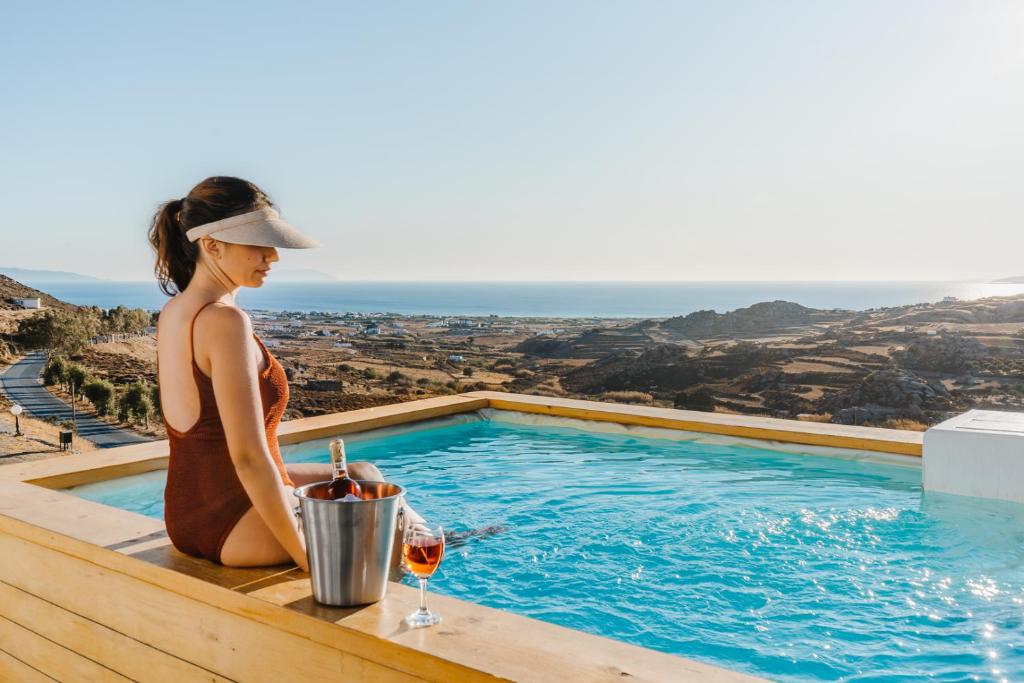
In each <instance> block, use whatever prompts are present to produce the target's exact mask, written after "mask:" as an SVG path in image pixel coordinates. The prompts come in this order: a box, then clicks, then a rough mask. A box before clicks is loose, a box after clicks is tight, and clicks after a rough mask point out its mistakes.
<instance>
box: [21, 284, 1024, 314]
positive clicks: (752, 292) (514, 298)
mask: <svg viewBox="0 0 1024 683" xmlns="http://www.w3.org/2000/svg"><path fill="white" fill-rule="evenodd" d="M33 286H36V287H38V288H40V289H42V290H43V291H46V292H48V293H50V294H52V295H53V296H56V297H57V298H59V299H64V300H66V301H70V302H71V303H74V304H81V305H91V306H100V307H102V308H112V307H114V306H117V305H119V304H121V305H125V306H128V307H130V308H146V309H152V310H157V309H160V308H161V307H162V306H163V304H164V302H165V301H166V300H167V297H166V296H165V295H164V294H163V293H162V292H161V291H160V290H159V288H158V287H157V286H156V284H155V283H154V282H90V283H75V284H46V283H36V284H34V285H33ZM1021 293H1024V285H1010V284H991V283H978V282H329V283H295V282H281V283H275V282H273V275H271V279H270V280H268V282H267V283H266V284H265V285H264V286H263V287H260V288H259V289H243V290H242V291H241V292H240V294H239V302H240V303H241V305H242V306H244V307H246V308H249V309H266V310H276V311H282V310H287V311H331V312H339V313H340V312H345V311H352V312H359V313H386V312H391V313H401V314H431V315H467V316H468V315H472V316H484V315H498V316H517V317H542V316H551V317H602V318H619V317H621V318H666V317H670V316H674V315H686V314H687V313H692V312H694V311H698V310H703V309H713V310H716V311H718V312H720V313H723V312H725V311H731V310H734V309H737V308H742V307H744V306H749V305H751V304H754V303H757V302H759V301H772V300H775V299H784V300H786V301H795V302H797V303H799V304H803V305H804V306H809V307H811V308H846V309H854V310H863V309H868V308H877V307H883V306H898V305H903V304H913V303H924V302H933V301H939V300H941V299H942V298H943V297H946V296H955V297H959V298H962V299H976V298H980V297H984V296H1009V295H1013V294H1021Z"/></svg>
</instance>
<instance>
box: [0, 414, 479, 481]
mask: <svg viewBox="0 0 1024 683" xmlns="http://www.w3.org/2000/svg"><path fill="white" fill-rule="evenodd" d="M486 407H487V400H486V399H482V398H478V397H474V396H466V395H463V394H454V395H451V396H435V397H433V398H424V399H418V400H415V401H406V402H403V403H393V404H390V405H384V406H374V407H372V408H361V409H359V410H350V411H347V412H341V413H331V414H329V415H317V416H314V417H305V418H299V419H297V420H286V421H284V422H282V423H281V425H280V426H279V427H278V430H277V433H278V441H279V442H280V443H281V444H282V445H284V444H290V443H298V442H302V441H310V440H313V439H319V438H326V437H329V436H334V435H337V434H347V433H351V432H361V431H367V430H370V429H375V428H377V427H384V426H389V425H395V424H402V423H405V422H416V421H419V420H425V419H429V418H431V417H440V416H443V415H452V414H455V413H461V412H466V411H471V410H477V409H478V408H486ZM167 454H168V443H167V440H166V439H163V440H160V441H151V442H147V443H141V444H132V445H130V446H121V447H118V448H110V449H103V450H100V451H90V452H89V453H82V454H79V455H67V456H61V457H56V458H49V459H46V460H38V461H34V462H25V463H13V464H9V465H3V466H0V480H13V481H28V482H32V483H34V484H37V485H39V486H45V487H47V488H53V489H59V488H67V487H69V486H77V485H79V484H88V483H92V482H95V481H105V480H107V479H115V478H117V477H124V476H129V475H132V474H141V473H143V472H149V471H152V470H156V469H166V467H167Z"/></svg>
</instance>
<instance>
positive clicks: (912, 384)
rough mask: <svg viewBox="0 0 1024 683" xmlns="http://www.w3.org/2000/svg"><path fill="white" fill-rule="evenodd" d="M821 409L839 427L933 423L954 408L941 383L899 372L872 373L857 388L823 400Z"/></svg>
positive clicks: (820, 403) (891, 369) (892, 370)
mask: <svg viewBox="0 0 1024 683" xmlns="http://www.w3.org/2000/svg"><path fill="white" fill-rule="evenodd" d="M819 406H820V408H821V409H822V412H824V411H828V412H831V413H832V421H833V422H837V423H840V424H864V423H873V424H878V423H881V422H884V421H885V420H888V419H893V418H909V419H912V420H917V421H922V422H924V421H934V420H936V419H941V417H942V416H943V413H944V412H945V411H948V410H951V409H952V407H953V405H952V401H951V399H950V394H949V392H948V391H947V390H946V388H945V386H943V385H942V383H941V382H938V381H935V380H931V381H929V380H926V379H924V378H922V377H919V376H917V375H915V374H914V373H912V372H910V371H908V370H902V369H898V368H889V369H885V370H878V371H876V372H872V373H871V374H869V375H868V376H867V377H865V378H864V379H863V380H861V382H859V383H858V384H857V385H856V386H854V387H851V388H850V389H848V390H846V391H843V392H837V393H833V394H830V395H828V396H826V397H824V398H822V400H821V401H820V402H819Z"/></svg>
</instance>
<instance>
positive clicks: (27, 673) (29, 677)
mask: <svg viewBox="0 0 1024 683" xmlns="http://www.w3.org/2000/svg"><path fill="white" fill-rule="evenodd" d="M53 680H54V679H52V678H50V677H49V676H47V675H46V674H44V673H43V672H42V671H39V670H38V669H33V668H32V667H31V666H29V665H28V664H26V663H25V662H23V661H21V660H20V659H18V658H17V657H15V656H14V655H11V654H9V653H7V652H4V651H3V650H0V681H11V682H12V683H13V682H14V681H17V683H52V681H53Z"/></svg>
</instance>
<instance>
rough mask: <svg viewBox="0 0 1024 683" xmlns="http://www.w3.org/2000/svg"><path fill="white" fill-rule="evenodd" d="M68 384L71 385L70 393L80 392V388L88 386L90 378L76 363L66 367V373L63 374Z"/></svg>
mask: <svg viewBox="0 0 1024 683" xmlns="http://www.w3.org/2000/svg"><path fill="white" fill-rule="evenodd" d="M65 377H66V380H67V382H68V384H70V385H71V391H72V392H77V391H81V390H82V387H84V386H85V385H86V384H88V382H89V380H90V379H92V376H91V375H90V374H89V372H88V371H87V370H86V369H85V368H83V367H82V366H81V365H78V364H77V363H72V364H71V365H69V366H68V369H67V372H66V373H65Z"/></svg>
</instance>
